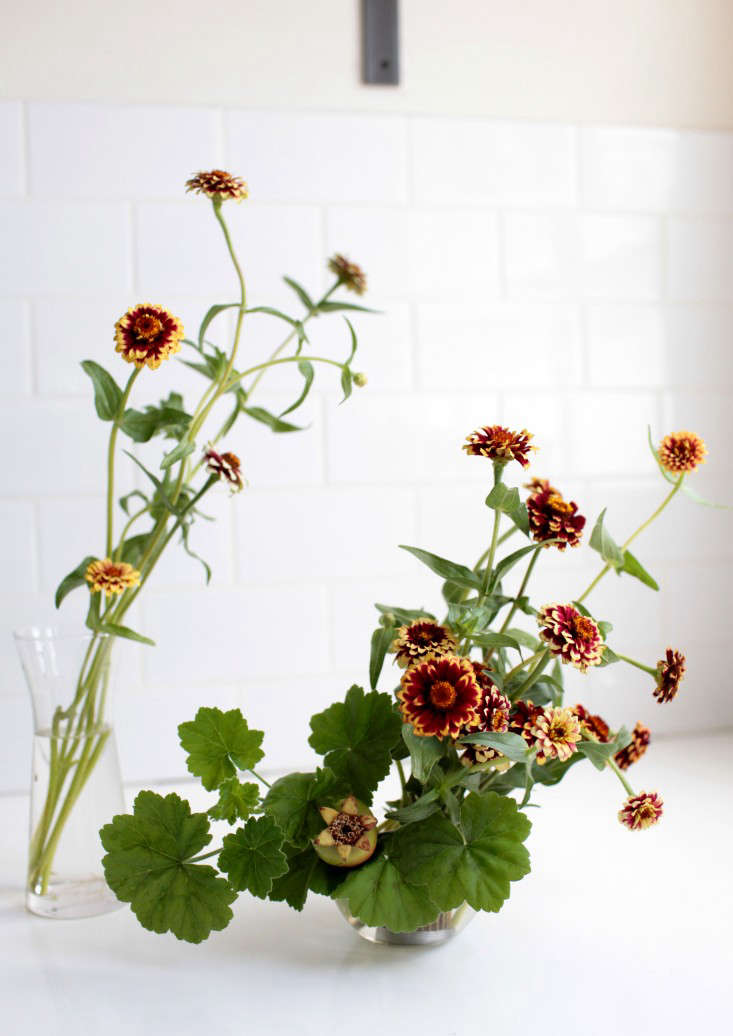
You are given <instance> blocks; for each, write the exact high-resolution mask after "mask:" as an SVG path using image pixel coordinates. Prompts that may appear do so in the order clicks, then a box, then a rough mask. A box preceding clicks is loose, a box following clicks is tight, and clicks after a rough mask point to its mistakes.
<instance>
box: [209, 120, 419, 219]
mask: <svg viewBox="0 0 733 1036" xmlns="http://www.w3.org/2000/svg"><path fill="white" fill-rule="evenodd" d="M226 126H227V162H228V163H229V165H230V166H231V167H232V169H236V170H237V171H238V172H239V173H240V175H242V176H243V177H244V178H245V179H246V181H247V183H248V185H249V188H250V193H251V197H252V198H254V199H256V200H257V201H291V202H297V201H315V202H329V203H340V202H354V201H359V202H401V201H404V200H405V197H406V180H407V155H406V152H407V140H406V137H407V126H406V121H405V119H402V118H396V117H391V116H372V115H310V114H305V113H299V114H297V115H290V114H279V113H278V114H275V113H271V112H246V111H234V112H229V113H227V115H226Z"/></svg>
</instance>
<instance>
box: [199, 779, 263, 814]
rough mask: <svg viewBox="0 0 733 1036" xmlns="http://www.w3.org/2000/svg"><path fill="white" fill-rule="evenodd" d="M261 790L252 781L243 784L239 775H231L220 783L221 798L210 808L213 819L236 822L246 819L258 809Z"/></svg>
mask: <svg viewBox="0 0 733 1036" xmlns="http://www.w3.org/2000/svg"><path fill="white" fill-rule="evenodd" d="M259 801H260V790H259V788H258V787H257V785H256V784H252V783H251V782H249V783H247V784H242V782H241V781H240V780H239V778H237V777H230V778H229V780H227V781H222V783H221V784H220V785H219V799H218V801H217V802H215V803H214V805H213V806H211V807H210V808H209V810H208V814H209V816H210V817H211V819H212V820H226V822H227V823H228V824H234V823H236V821H237V820H246V819H247V817H248V816H250V815H251V814H252V813H254V811H255V810H256V809H257V806H258V805H259Z"/></svg>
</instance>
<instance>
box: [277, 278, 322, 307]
mask: <svg viewBox="0 0 733 1036" xmlns="http://www.w3.org/2000/svg"><path fill="white" fill-rule="evenodd" d="M283 280H284V281H285V283H286V284H287V286H288V287H289V288H292V289H293V291H294V292H295V294H296V295H297V296H298V298H299V299H300V301H301V302H302V303H303V305H304V306H305V308H306V309H307V310H309V311H310V312H312V311H313V310H314V309H315V308H316V304H315V302H314V301H313V299H312V298H311V297H310V295H309V294H308V292H307V291H306V290H305V288H304V287H303V286H302V285H301V284H298V282H297V281H294V280H293V279H292V277H283Z"/></svg>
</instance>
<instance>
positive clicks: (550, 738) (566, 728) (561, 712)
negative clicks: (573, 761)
mask: <svg viewBox="0 0 733 1036" xmlns="http://www.w3.org/2000/svg"><path fill="white" fill-rule="evenodd" d="M532 733H533V734H534V736H535V739H536V744H537V762H538V763H539V765H540V766H542V765H543V764H544V763H546V762H547V760H548V759H559V760H560V761H561V762H566V761H567V760H568V759H569V758H570V756H571V755H573V753H574V752H577V751H578V749H577V747H576V742H578V741H580V737H581V734H580V723H579V722H578V717H577V716H576V715H574V713H573V710H572V709H562V708H555V709H543V711H542V714H541V715H540V716H538V717H537V719H536V720H535V722H534V726H533V730H532Z"/></svg>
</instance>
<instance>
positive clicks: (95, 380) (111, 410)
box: [81, 360, 122, 421]
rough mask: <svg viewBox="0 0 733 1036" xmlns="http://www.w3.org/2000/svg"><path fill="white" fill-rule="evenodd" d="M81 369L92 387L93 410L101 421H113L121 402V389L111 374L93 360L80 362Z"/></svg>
mask: <svg viewBox="0 0 733 1036" xmlns="http://www.w3.org/2000/svg"><path fill="white" fill-rule="evenodd" d="M81 367H82V370H83V371H84V373H85V374H87V375H88V376H89V377H90V378H91V379H92V384H93V385H94V408H95V410H96V411H97V416H98V417H100V418H101V419H102V421H114V419H115V418H116V417H117V412H118V411H119V409H120V403H121V402H122V389H121V388H120V386H119V385H118V384H117V382H116V381H115V379H114V378H113V377H112V375H111V374H108V373H107V371H106V370H105V369H104V367H101V366H100V365H99V364H98V363H95V362H94V360H82V361H81Z"/></svg>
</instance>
